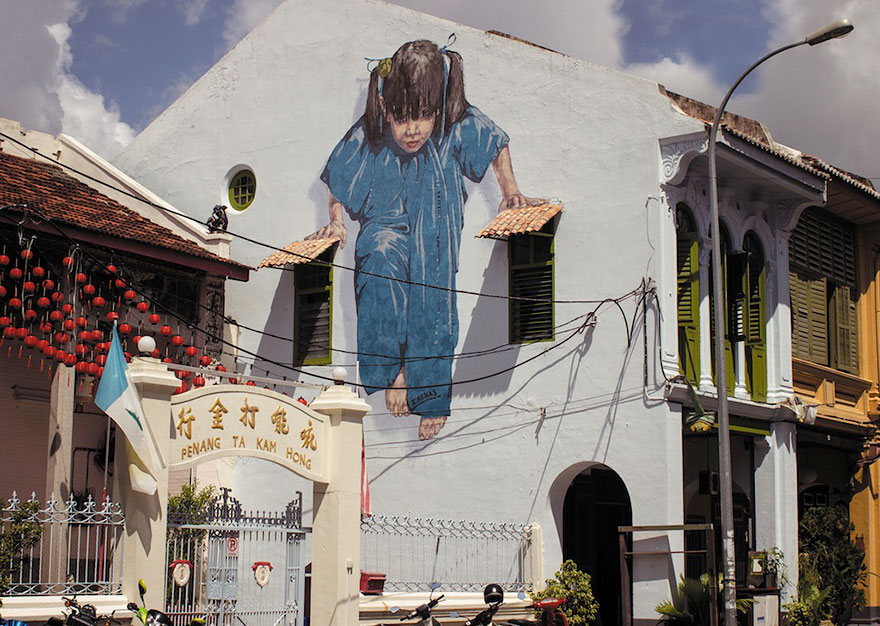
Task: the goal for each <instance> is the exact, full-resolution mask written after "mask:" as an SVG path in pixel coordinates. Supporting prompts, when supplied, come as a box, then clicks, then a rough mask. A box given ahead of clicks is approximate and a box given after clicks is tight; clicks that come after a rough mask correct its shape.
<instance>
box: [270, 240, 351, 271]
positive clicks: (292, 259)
mask: <svg viewBox="0 0 880 626" xmlns="http://www.w3.org/2000/svg"><path fill="white" fill-rule="evenodd" d="M337 241H339V237H328V238H327V239H308V240H305V241H294V242H293V243H290V244H288V245H286V246H284V250H285V252H282V251H280V250H278V251H276V252H273V253H272V254H270V255H269V256H267V257H266V258H265V259H263V260H262V261H261V262H260V264H259V265H258V266H257V269H260V268H261V267H282V266H284V265H296V264H297V263H308V262H309V261H314V260H315V259H317V258H318V257H319V256H320V255H321V253H322V252H324V250H326V249H327V248H329V247H330V246H332V245H333V244H334V243H336V242H337Z"/></svg>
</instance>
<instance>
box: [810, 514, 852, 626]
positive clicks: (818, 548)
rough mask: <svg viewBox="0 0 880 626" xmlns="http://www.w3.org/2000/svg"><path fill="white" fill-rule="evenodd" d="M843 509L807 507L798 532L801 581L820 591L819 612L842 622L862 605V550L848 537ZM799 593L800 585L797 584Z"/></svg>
mask: <svg viewBox="0 0 880 626" xmlns="http://www.w3.org/2000/svg"><path fill="white" fill-rule="evenodd" d="M854 528H855V527H854V526H853V524H852V523H851V522H850V521H849V515H848V513H847V511H846V509H844V508H842V507H836V506H834V507H815V508H811V509H807V511H806V512H805V513H804V516H803V518H802V519H801V523H800V529H799V534H798V542H799V549H800V555H799V559H798V571H799V575H800V578H801V580H802V581H804V584H807V585H809V584H812V585H815V587H816V589H821V590H823V591H822V593H823V594H825V593H826V592H827V595H824V597H823V601H822V603H821V612H822V614H823V615H827V616H828V617H829V619H831V621H833V622H834V623H835V624H845V623H847V621H848V620H849V616H850V615H851V614H852V610H853V609H860V608H863V607H864V606H865V590H864V589H863V588H862V583H864V581H865V578H866V577H867V567H866V566H865V552H864V550H862V548H860V547H859V546H858V545H856V543H855V542H854V541H853V540H852V537H851V533H852V531H853V530H854ZM799 587H800V591H801V593H803V590H804V589H807V587H804V585H800V586H799Z"/></svg>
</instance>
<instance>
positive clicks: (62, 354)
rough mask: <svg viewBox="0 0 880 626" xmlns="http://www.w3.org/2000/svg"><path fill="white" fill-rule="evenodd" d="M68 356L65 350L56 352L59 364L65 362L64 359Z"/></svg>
mask: <svg viewBox="0 0 880 626" xmlns="http://www.w3.org/2000/svg"><path fill="white" fill-rule="evenodd" d="M66 356H67V353H66V352H65V351H64V350H56V351H55V360H56V361H59V362H63V361H64V357H66Z"/></svg>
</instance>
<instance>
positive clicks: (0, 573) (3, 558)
mask: <svg viewBox="0 0 880 626" xmlns="http://www.w3.org/2000/svg"><path fill="white" fill-rule="evenodd" d="M39 511H40V503H39V502H37V501H36V500H28V501H27V502H22V503H20V504H19V506H18V508H17V509H16V510H15V511H12V513H11V514H10V516H9V518H10V519H9V521H7V522H4V523H3V524H0V596H2V595H3V594H4V593H6V590H7V589H9V584H10V581H11V578H10V575H11V574H12V572H14V571H15V570H16V569H18V565H19V563H20V562H21V558H22V554H23V553H24V551H25V550H28V549H30V548H31V547H32V546H34V545H35V544H36V543H37V542H38V541H39V540H40V537H41V536H42V535H43V525H42V524H41V523H40V522H39V518H38V514H39ZM0 606H3V603H2V602H0Z"/></svg>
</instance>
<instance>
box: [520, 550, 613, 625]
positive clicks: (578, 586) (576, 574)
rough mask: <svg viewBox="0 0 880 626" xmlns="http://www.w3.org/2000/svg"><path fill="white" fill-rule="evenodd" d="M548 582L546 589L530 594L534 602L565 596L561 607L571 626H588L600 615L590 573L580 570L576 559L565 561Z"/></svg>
mask: <svg viewBox="0 0 880 626" xmlns="http://www.w3.org/2000/svg"><path fill="white" fill-rule="evenodd" d="M546 583H547V587H546V589H543V590H542V591H535V592H532V593H531V594H529V595H530V596H531V598H532V602H535V601H537V600H543V599H544V598H565V604H563V605H562V607H561V608H562V612H563V613H565V616H566V617H567V618H568V624H569V626H586V624H589V623H591V622H593V621H594V620H595V619H596V617H597V616H598V615H599V603H598V602H596V598H595V597H594V596H593V588H592V586H591V584H590V575H589V574H587V573H586V572H582V571H580V570H579V569H578V566H577V564H576V563H575V562H574V561H571V560H568V561H565V562H564V563H563V564H562V566H561V567H560V568H559V570H558V571H557V572H556V574H554V577H553V578H548V579H547V580H546Z"/></svg>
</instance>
